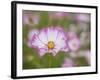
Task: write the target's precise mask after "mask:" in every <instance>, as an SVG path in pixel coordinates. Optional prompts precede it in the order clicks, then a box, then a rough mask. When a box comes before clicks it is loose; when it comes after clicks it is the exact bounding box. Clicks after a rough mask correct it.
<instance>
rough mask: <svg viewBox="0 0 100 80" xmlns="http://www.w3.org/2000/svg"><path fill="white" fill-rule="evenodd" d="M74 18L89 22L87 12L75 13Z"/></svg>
mask: <svg viewBox="0 0 100 80" xmlns="http://www.w3.org/2000/svg"><path fill="white" fill-rule="evenodd" d="M76 19H77V21H82V22H89V21H90V15H89V14H77V15H76Z"/></svg>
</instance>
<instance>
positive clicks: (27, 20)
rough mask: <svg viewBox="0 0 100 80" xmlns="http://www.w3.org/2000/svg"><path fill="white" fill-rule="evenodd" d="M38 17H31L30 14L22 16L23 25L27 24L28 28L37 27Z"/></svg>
mask: <svg viewBox="0 0 100 80" xmlns="http://www.w3.org/2000/svg"><path fill="white" fill-rule="evenodd" d="M39 20H40V17H39V15H36V14H35V15H32V14H24V15H23V23H24V24H28V25H30V26H32V25H37V24H38V23H39Z"/></svg>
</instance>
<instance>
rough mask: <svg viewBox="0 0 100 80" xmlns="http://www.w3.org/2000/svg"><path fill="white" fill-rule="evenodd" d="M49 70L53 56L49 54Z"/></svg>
mask: <svg viewBox="0 0 100 80" xmlns="http://www.w3.org/2000/svg"><path fill="white" fill-rule="evenodd" d="M49 68H51V56H50V54H49Z"/></svg>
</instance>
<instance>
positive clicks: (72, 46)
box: [66, 32, 80, 51]
mask: <svg viewBox="0 0 100 80" xmlns="http://www.w3.org/2000/svg"><path fill="white" fill-rule="evenodd" d="M67 37H68V39H67V42H66V43H67V44H68V47H69V50H71V51H77V50H78V49H79V48H80V40H79V38H78V37H77V35H76V34H75V33H74V32H68V33H67Z"/></svg>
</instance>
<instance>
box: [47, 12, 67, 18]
mask: <svg viewBox="0 0 100 80" xmlns="http://www.w3.org/2000/svg"><path fill="white" fill-rule="evenodd" d="M49 16H50V18H51V19H61V18H65V17H66V16H68V13H65V12H52V13H50V15H49Z"/></svg>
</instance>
